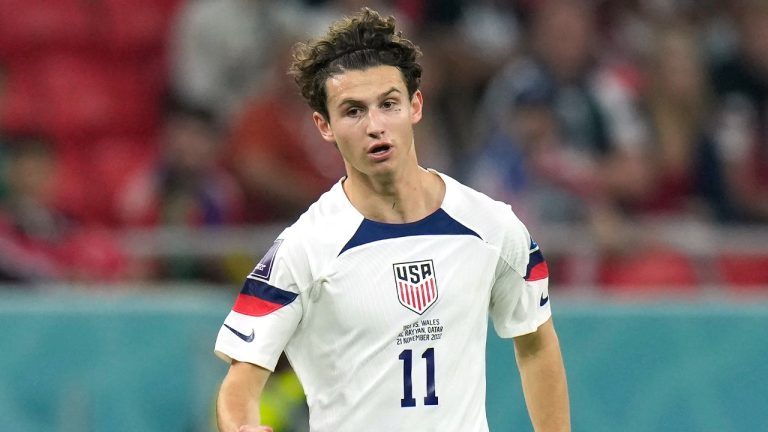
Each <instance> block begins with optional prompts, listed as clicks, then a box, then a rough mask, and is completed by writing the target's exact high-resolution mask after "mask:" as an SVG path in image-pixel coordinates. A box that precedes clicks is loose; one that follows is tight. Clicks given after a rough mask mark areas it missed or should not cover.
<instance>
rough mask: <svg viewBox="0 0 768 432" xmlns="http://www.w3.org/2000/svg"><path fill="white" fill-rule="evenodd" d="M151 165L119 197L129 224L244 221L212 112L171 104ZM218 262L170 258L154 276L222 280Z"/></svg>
mask: <svg viewBox="0 0 768 432" xmlns="http://www.w3.org/2000/svg"><path fill="white" fill-rule="evenodd" d="M158 146H159V149H160V156H159V158H158V160H156V161H155V163H153V164H151V165H149V166H147V167H145V168H144V169H142V170H139V171H138V172H137V173H135V174H134V176H133V177H132V178H131V179H130V180H129V181H128V182H127V185H126V187H125V189H124V190H123V191H122V192H121V193H120V194H119V195H118V199H117V200H118V201H117V203H116V204H117V207H118V214H119V215H120V217H121V219H122V223H123V224H124V225H125V226H129V227H156V226H165V227H174V226H185V227H193V228H194V227H201V226H218V225H227V224H237V223H241V222H242V221H243V214H244V202H243V195H242V191H241V189H240V188H239V186H238V185H237V182H236V181H235V179H234V178H233V177H232V176H231V175H230V174H229V173H228V172H227V171H226V170H225V169H224V168H223V166H222V159H221V158H222V156H221V154H222V146H223V144H222V138H221V134H220V131H219V129H218V127H217V126H216V123H215V120H214V118H213V115H212V114H211V113H210V112H208V111H206V110H204V109H201V108H195V107H191V106H188V105H184V104H180V103H177V101H175V100H172V101H170V102H169V105H168V108H167V113H166V118H165V125H164V127H163V131H162V134H161V136H160V142H159V144H158ZM220 272H221V269H220V268H219V267H218V263H207V262H205V263H200V262H196V261H194V260H184V259H178V260H171V261H170V262H167V263H160V264H159V265H158V268H157V269H156V274H155V275H154V276H155V277H160V278H166V277H171V278H174V277H175V278H203V279H209V280H221V278H222V277H223V276H222V275H221V274H220Z"/></svg>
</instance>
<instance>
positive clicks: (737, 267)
mask: <svg viewBox="0 0 768 432" xmlns="http://www.w3.org/2000/svg"><path fill="white" fill-rule="evenodd" d="M716 261H717V269H718V271H719V274H720V278H721V281H722V282H723V283H725V284H726V287H728V288H732V289H738V290H749V289H764V290H768V254H766V253H762V254H759V253H753V254H750V253H732V254H722V255H720V256H719V257H717V260H716Z"/></svg>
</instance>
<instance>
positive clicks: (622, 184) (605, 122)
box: [471, 0, 648, 223]
mask: <svg viewBox="0 0 768 432" xmlns="http://www.w3.org/2000/svg"><path fill="white" fill-rule="evenodd" d="M592 12H593V11H592V9H591V8H590V7H589V6H588V3H587V2H582V1H576V2H571V1H561V0H552V1H548V2H545V3H544V4H541V5H538V6H535V7H534V9H533V11H532V15H531V16H530V18H529V27H528V36H529V38H530V40H529V41H528V47H529V51H530V54H529V55H527V56H523V57H519V58H515V59H513V60H512V61H511V62H510V63H509V64H508V65H507V66H506V67H505V68H504V69H503V70H501V71H500V73H499V74H498V75H497V76H496V77H495V78H494V79H493V81H492V83H491V84H490V86H489V88H488V91H487V92H486V96H485V98H484V102H483V105H482V106H481V109H480V113H479V114H480V115H479V116H478V121H477V124H478V136H480V137H481V140H482V141H481V143H483V145H484V146H486V145H487V143H489V142H491V143H493V145H492V146H491V147H486V148H485V149H484V150H482V151H483V152H485V153H486V156H483V157H481V160H485V161H486V162H482V161H481V162H478V164H477V165H476V166H475V167H474V168H471V170H472V171H473V174H472V176H473V177H474V178H475V181H474V183H475V184H476V185H477V186H478V187H480V188H481V190H488V191H489V192H490V193H492V194H498V195H497V196H506V197H508V199H511V200H512V201H514V202H520V201H527V202H528V205H529V206H530V208H529V209H528V211H530V212H532V213H533V215H532V216H534V220H536V219H537V220H540V221H542V223H547V222H574V221H584V220H589V218H590V214H591V213H592V212H594V211H609V212H612V211H613V210H611V208H612V207H614V206H616V205H617V204H618V203H620V202H621V201H625V200H633V199H636V198H637V197H638V196H641V194H642V193H643V192H644V191H645V188H646V187H647V184H648V172H647V167H646V166H645V163H644V160H643V159H642V156H643V155H644V151H645V149H644V147H645V146H646V144H647V143H646V140H647V126H646V125H645V122H644V119H643V118H642V116H641V114H640V111H639V106H638V101H637V99H636V97H637V95H636V90H637V87H638V78H637V76H638V75H639V74H638V71H636V70H634V69H633V68H632V67H627V66H626V63H624V62H621V63H619V62H609V61H607V60H606V59H603V58H601V57H600V53H601V52H600V51H599V46H598V45H597V33H596V31H597V29H596V28H595V22H594V16H593V13H592ZM488 134H490V137H488ZM504 137H506V138H504ZM504 139H506V141H507V143H506V144H502V143H501V141H500V140H504ZM531 140H533V141H536V142H537V143H531V142H529V141H531ZM499 146H508V147H509V146H511V148H507V149H506V150H505V152H506V153H507V155H508V156H510V155H513V156H512V160H511V161H510V162H509V164H508V165H507V163H506V162H505V161H504V158H500V157H498V156H497V155H494V154H493V152H494V151H493V147H496V148H498V147H499ZM523 156H525V157H524V158H523V159H520V158H521V157H523ZM507 159H509V158H507ZM489 165H490V166H489ZM489 169H490V171H489ZM525 177H527V178H528V180H529V182H528V184H531V182H530V180H531V179H533V180H535V181H537V182H540V183H546V184H548V185H549V186H551V187H550V188H549V189H550V191H551V193H553V194H555V195H551V194H550V195H548V196H546V195H540V194H539V193H529V194H526V196H525V198H522V197H521V198H518V199H514V198H509V197H514V196H515V195H519V194H520V192H521V191H522V188H523V186H524V183H522V181H523V178H525ZM489 187H490V188H492V189H488V188H489ZM502 188H506V189H508V191H507V192H503V191H501V190H500V189H502ZM531 196H534V198H530V197H531ZM555 196H558V198H555ZM598 209H599V210H598Z"/></svg>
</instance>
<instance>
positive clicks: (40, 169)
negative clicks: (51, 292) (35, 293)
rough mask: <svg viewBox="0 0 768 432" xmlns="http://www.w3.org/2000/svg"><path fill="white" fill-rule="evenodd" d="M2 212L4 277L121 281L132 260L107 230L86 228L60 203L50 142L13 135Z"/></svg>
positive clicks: (1, 273)
mask: <svg viewBox="0 0 768 432" xmlns="http://www.w3.org/2000/svg"><path fill="white" fill-rule="evenodd" d="M8 153H9V154H8V161H7V167H6V170H5V176H6V182H7V187H8V191H7V195H6V197H5V199H4V200H3V202H2V213H1V214H0V256H1V257H2V259H0V278H2V279H3V280H6V281H15V282H33V281H77V282H103V281H113V282H114V281H118V280H120V279H121V278H123V277H125V276H126V274H127V272H128V269H129V262H128V258H127V256H126V255H125V254H124V253H123V251H122V250H121V249H120V248H119V246H118V245H117V243H116V242H115V241H114V239H113V238H112V237H111V236H110V235H109V234H108V233H106V232H104V231H101V230H97V229H91V228H88V227H86V226H83V225H80V224H79V223H78V222H77V221H76V220H74V219H73V218H71V217H68V215H67V214H66V213H65V212H63V211H62V210H60V209H59V208H57V206H56V205H55V204H54V186H55V181H56V180H55V178H56V177H55V175H54V173H55V171H56V169H57V163H56V159H55V155H54V154H53V152H52V149H51V146H50V144H49V143H48V141H47V140H46V139H45V138H42V137H39V136H33V135H24V136H17V137H12V139H11V140H10V144H9V148H8Z"/></svg>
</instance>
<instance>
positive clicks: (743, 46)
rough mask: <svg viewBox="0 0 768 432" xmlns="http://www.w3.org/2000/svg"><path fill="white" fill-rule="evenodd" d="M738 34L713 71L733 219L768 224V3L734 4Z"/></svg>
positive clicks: (719, 137) (720, 143) (754, 0)
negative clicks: (730, 51) (730, 52)
mask: <svg viewBox="0 0 768 432" xmlns="http://www.w3.org/2000/svg"><path fill="white" fill-rule="evenodd" d="M730 6H731V8H732V10H733V14H734V17H735V20H734V22H735V30H736V34H737V36H738V40H737V48H736V49H735V50H734V51H733V52H732V55H731V56H729V57H727V58H726V59H724V60H722V61H720V62H718V63H717V64H716V65H715V66H714V68H713V71H712V83H713V86H714V88H715V91H716V93H717V104H718V106H719V109H720V112H719V119H718V124H717V125H716V127H717V131H718V133H717V140H718V146H719V151H720V157H721V158H722V160H723V162H724V164H725V176H726V180H727V183H728V192H729V194H730V197H731V199H732V200H733V203H734V205H735V207H736V211H735V214H734V215H733V217H732V219H733V220H735V221H737V222H738V221H741V222H761V223H765V222H768V2H766V1H764V0H739V1H736V2H732V3H731V4H730Z"/></svg>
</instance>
